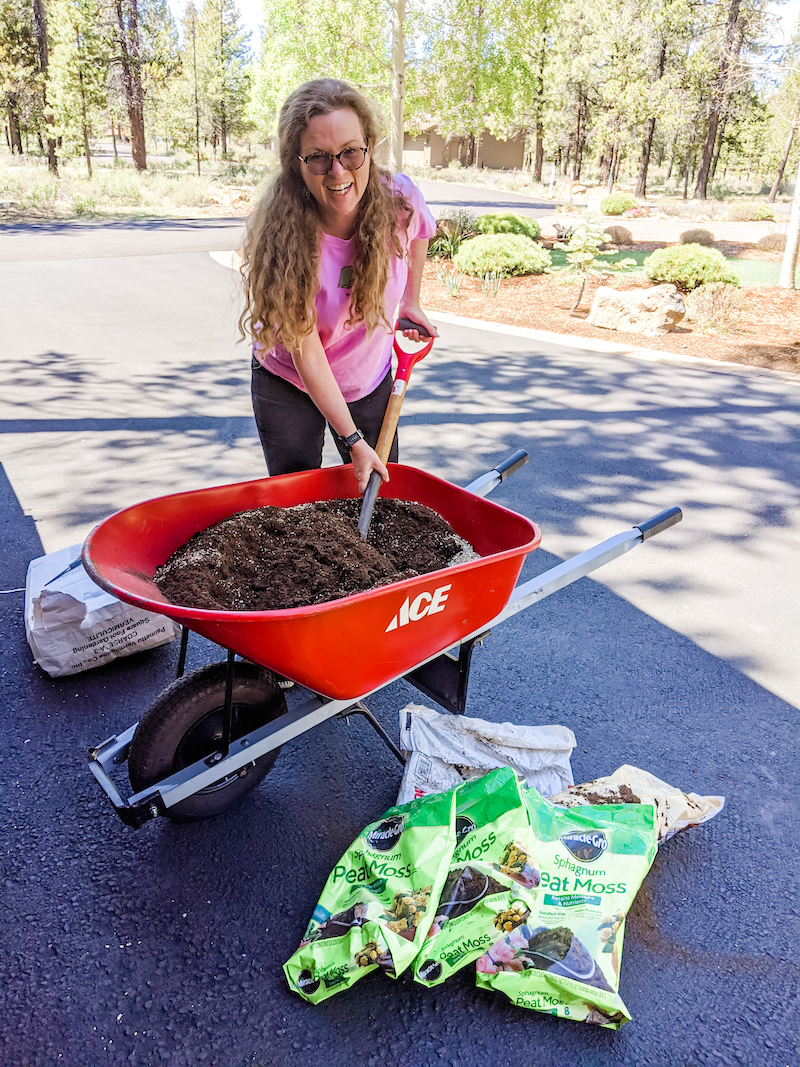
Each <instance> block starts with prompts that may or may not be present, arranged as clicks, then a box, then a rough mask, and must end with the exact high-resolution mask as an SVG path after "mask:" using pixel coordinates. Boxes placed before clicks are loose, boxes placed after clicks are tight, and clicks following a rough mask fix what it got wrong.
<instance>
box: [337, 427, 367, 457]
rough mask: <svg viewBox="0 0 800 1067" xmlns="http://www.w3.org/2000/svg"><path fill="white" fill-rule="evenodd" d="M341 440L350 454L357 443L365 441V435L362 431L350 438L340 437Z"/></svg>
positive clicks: (357, 431)
mask: <svg viewBox="0 0 800 1067" xmlns="http://www.w3.org/2000/svg"><path fill="white" fill-rule="evenodd" d="M339 440H340V441H341V442H342V444H343V445H344V447H345V448H346V449H347V451H348V452H350V451H351V449H352V447H353V445H354V444H355V443H356V441H363V440H364V434H363V433H362V432H361V430H356V431H355V433H351V434H350V436H349V437H340V438H339Z"/></svg>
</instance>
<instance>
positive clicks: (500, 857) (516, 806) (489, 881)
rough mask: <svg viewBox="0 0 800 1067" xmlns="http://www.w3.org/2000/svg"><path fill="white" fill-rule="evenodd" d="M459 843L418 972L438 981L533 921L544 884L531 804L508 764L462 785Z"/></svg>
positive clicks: (416, 974)
mask: <svg viewBox="0 0 800 1067" xmlns="http://www.w3.org/2000/svg"><path fill="white" fill-rule="evenodd" d="M456 842H457V843H456V848H455V852H454V853H453V857H452V859H451V860H450V864H449V870H448V873H447V878H446V879H445V882H444V886H443V887H442V892H441V895H440V898H439V901H438V904H437V906H436V908H435V911H432V912H431V915H432V917H433V923H432V924H431V923H430V922H429V923H428V925H429V927H430V929H429V930H428V936H427V938H426V940H425V942H424V943H423V945H422V946H421V947H420V952H419V955H418V956H417V959H416V960H415V962H414V977H415V979H416V980H417V981H418V982H421V983H422V984H423V985H429V986H431V985H438V984H439V983H440V982H444V981H445V980H446V979H447V978H449V977H450V975H451V974H453V973H454V972H455V971H458V970H461V968H462V967H465V966H466V965H467V964H469V963H472V962H473V960H476V959H477V958H478V957H479V956H480V955H482V954H483V953H484V952H485V951H486V949H487V948H488V947H489V946H490V945H492V944H494V942H495V941H497V940H499V939H500V938H502V937H503V936H504V934H506V933H508V932H509V931H511V930H513V929H514V927H516V926H519V925H521V924H522V923H525V922H527V920H528V917H529V915H530V912H531V907H532V901H533V897H534V896H535V892H536V887H537V886H538V885H539V880H540V877H539V870H538V868H537V866H536V862H535V860H534V858H533V848H532V844H531V835H530V825H529V820H528V812H527V810H526V807H525V805H524V803H523V800H522V796H521V793H520V786H519V783H518V782H517V778H516V775H515V773H514V771H513V770H511V768H509V767H503V768H501V769H499V770H496V771H492V772H491V773H489V774H485V775H483V776H482V777H481V778H475V779H471V780H470V781H468V782H466V783H465V784H464V785H461V786H458V787H457V789H456Z"/></svg>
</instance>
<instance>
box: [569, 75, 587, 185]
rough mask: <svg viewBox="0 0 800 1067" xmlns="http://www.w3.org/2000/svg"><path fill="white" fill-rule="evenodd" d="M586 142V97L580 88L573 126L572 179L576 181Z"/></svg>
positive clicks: (579, 172)
mask: <svg viewBox="0 0 800 1067" xmlns="http://www.w3.org/2000/svg"><path fill="white" fill-rule="evenodd" d="M585 144H586V97H585V95H584V93H583V91H582V90H581V92H580V93H579V94H578V113H577V115H576V127H575V157H574V159H573V161H572V180H573V181H575V182H576V181H578V180H579V179H580V176H581V164H582V162H583V148H584V145H585Z"/></svg>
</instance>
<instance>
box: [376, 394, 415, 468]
mask: <svg viewBox="0 0 800 1067" xmlns="http://www.w3.org/2000/svg"><path fill="white" fill-rule="evenodd" d="M407 387H408V382H405V381H402V380H401V379H400V378H398V379H397V380H396V381H395V383H394V386H393V388H392V395H391V396H390V397H389V403H388V404H387V405H386V413H385V415H384V416H383V423H382V424H381V432H380V436H379V437H378V443H377V445H376V446H375V451H376V452H377V453H378V459H379V460H380V461H381V463H386V461H387V460H388V459H389V452H390V450H391V447H392V441H394V435H395V431H396V430H397V423H398V422H399V421H400V409H401V408H402V406H403V398H404V397H405V395H406V388H407Z"/></svg>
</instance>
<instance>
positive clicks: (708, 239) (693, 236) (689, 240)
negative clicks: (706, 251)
mask: <svg viewBox="0 0 800 1067" xmlns="http://www.w3.org/2000/svg"><path fill="white" fill-rule="evenodd" d="M678 240H679V241H680V243H681V244H682V245H706V247H709V248H710V247H711V245H713V244H714V234H713V233H711V232H710V231H709V230H703V229H700V228H699V227H698V228H697V229H695V230H684V231H683V233H682V234H681V235H680V237H679V238H678Z"/></svg>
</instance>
